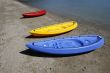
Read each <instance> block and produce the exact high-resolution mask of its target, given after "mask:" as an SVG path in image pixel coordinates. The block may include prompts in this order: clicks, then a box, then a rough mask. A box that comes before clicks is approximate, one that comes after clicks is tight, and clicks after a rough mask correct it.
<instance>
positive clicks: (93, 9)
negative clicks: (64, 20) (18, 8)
mask: <svg viewBox="0 0 110 73" xmlns="http://www.w3.org/2000/svg"><path fill="white" fill-rule="evenodd" d="M21 1H22V2H24V3H26V4H28V5H31V6H33V7H39V8H42V9H46V10H47V11H49V12H52V13H55V14H59V15H62V16H67V17H71V18H75V17H79V18H83V19H85V20H89V21H92V22H93V21H94V22H100V23H101V24H109V23H110V0H21ZM109 25H110V24H109Z"/></svg>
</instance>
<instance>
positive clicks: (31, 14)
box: [22, 10, 46, 17]
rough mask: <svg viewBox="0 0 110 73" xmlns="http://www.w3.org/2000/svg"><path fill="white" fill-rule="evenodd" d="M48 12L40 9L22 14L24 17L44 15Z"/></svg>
mask: <svg viewBox="0 0 110 73" xmlns="http://www.w3.org/2000/svg"><path fill="white" fill-rule="evenodd" d="M45 14H46V10H40V11H37V12H28V13H24V14H22V16H23V17H38V16H42V15H45Z"/></svg>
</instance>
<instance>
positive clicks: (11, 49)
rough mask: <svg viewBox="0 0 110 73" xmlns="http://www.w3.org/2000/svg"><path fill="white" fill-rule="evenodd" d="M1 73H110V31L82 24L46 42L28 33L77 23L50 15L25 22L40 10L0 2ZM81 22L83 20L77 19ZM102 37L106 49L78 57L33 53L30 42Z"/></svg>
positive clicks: (96, 25) (12, 2) (89, 24)
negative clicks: (30, 13)
mask: <svg viewBox="0 0 110 73" xmlns="http://www.w3.org/2000/svg"><path fill="white" fill-rule="evenodd" d="M0 3H1V4H0V6H2V8H0V10H1V11H2V14H1V15H0V16H1V17H0V19H1V20H0V27H1V29H0V30H1V31H0V72H1V73H73V72H74V73H109V72H110V69H109V68H110V63H109V62H110V56H109V55H110V49H109V48H110V42H109V39H110V34H109V31H110V29H109V27H104V26H102V25H98V24H96V23H91V22H89V21H83V19H82V20H80V21H78V24H79V26H78V28H76V29H75V30H72V31H70V32H68V33H65V34H62V35H58V36H53V37H45V38H37V37H29V36H30V34H29V32H28V31H30V30H32V29H34V28H37V27H41V26H46V25H51V24H55V23H61V22H66V21H70V20H73V19H70V18H67V17H62V16H59V15H56V14H53V13H47V14H46V15H44V16H41V17H35V18H22V15H21V14H22V13H24V12H27V11H33V10H39V9H36V8H32V7H29V6H26V5H24V4H22V3H20V2H18V1H16V0H8V1H0ZM74 20H79V18H77V19H74ZM84 34H85V35H86V34H98V35H101V36H103V37H104V38H105V45H104V46H103V47H101V48H100V49H97V50H95V51H93V52H90V53H86V54H82V55H77V56H74V55H72V56H68V57H65V56H62V57H60V56H52V55H46V54H41V53H37V52H33V51H30V50H28V48H27V47H26V46H25V44H26V43H27V42H30V41H34V40H43V39H47V38H54V37H62V36H74V35H84Z"/></svg>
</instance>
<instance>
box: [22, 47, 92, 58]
mask: <svg viewBox="0 0 110 73" xmlns="http://www.w3.org/2000/svg"><path fill="white" fill-rule="evenodd" d="M92 51H93V50H92ZM92 51H89V52H84V53H79V54H66V55H65V54H64V55H61V54H47V53H42V52H39V51H33V50H31V49H27V50H24V51H21V52H20V53H21V54H24V55H29V56H35V57H51V58H59V57H71V56H79V55H83V54H88V53H90V52H92Z"/></svg>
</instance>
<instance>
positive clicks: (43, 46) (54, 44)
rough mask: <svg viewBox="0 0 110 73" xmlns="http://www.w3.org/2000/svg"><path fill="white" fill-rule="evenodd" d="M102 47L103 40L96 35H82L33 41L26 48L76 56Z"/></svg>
mask: <svg viewBox="0 0 110 73" xmlns="http://www.w3.org/2000/svg"><path fill="white" fill-rule="evenodd" d="M103 45H104V38H102V37H101V36H98V35H82V36H70V37H60V38H54V39H52V38H51V39H46V40H41V41H33V42H29V43H27V44H26V46H27V47H28V48H30V49H32V50H34V51H39V52H44V53H49V54H78V53H84V52H89V51H92V50H96V49H98V48H100V47H102V46H103Z"/></svg>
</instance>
